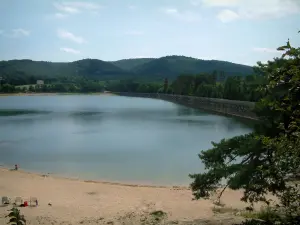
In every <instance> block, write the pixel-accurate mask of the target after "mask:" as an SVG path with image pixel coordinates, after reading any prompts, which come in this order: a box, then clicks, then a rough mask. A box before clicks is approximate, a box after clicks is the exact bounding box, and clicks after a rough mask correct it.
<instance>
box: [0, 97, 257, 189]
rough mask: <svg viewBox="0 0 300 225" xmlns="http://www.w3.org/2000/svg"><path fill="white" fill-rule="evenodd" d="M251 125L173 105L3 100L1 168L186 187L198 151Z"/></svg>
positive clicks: (58, 99) (88, 99)
mask: <svg viewBox="0 0 300 225" xmlns="http://www.w3.org/2000/svg"><path fill="white" fill-rule="evenodd" d="M250 131H251V128H250V127H248V126H246V125H245V124H243V123H241V122H239V121H237V120H235V119H233V118H228V117H224V116H219V115H212V114H208V113H206V112H202V111H199V110H195V109H190V108H187V107H184V106H180V105H176V104H173V103H170V102H166V101H162V100H155V99H146V98H129V97H119V96H96V95H94V96H93V95H71V96H68V95H62V96H9V97H0V164H2V165H5V166H11V167H13V165H14V164H16V163H17V164H19V165H20V167H21V168H22V169H25V170H28V171H37V172H41V173H53V174H56V175H62V176H69V177H78V178H82V179H95V180H109V181H118V182H125V183H144V184H154V185H187V184H189V183H190V182H191V180H190V178H189V177H188V174H190V173H195V172H200V171H203V165H201V161H200V160H199V159H198V156H197V154H198V153H199V152H200V151H201V150H205V149H208V148H210V147H211V141H219V140H221V139H222V138H229V137H233V136H235V135H240V134H245V133H248V132H250Z"/></svg>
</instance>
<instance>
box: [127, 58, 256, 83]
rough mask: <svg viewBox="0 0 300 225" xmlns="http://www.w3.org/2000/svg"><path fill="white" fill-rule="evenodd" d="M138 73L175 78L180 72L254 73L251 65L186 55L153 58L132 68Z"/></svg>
mask: <svg viewBox="0 0 300 225" xmlns="http://www.w3.org/2000/svg"><path fill="white" fill-rule="evenodd" d="M132 71H133V72H135V73H136V74H141V75H144V76H152V77H157V76H158V77H164V76H165V77H168V78H175V77H177V76H178V75H180V74H199V73H213V72H214V71H218V72H223V73H224V74H225V75H228V76H238V75H240V76H245V75H250V74H252V73H253V69H252V67H250V66H246V65H241V64H235V63H231V62H226V61H219V60H201V59H195V58H191V57H185V56H166V57H161V58H158V59H153V60H151V61H149V62H146V63H143V64H141V65H138V66H136V67H134V68H132Z"/></svg>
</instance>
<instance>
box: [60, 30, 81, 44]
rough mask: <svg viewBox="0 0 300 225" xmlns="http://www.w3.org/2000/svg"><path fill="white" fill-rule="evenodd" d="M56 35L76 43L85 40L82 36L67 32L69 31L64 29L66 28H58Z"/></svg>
mask: <svg viewBox="0 0 300 225" xmlns="http://www.w3.org/2000/svg"><path fill="white" fill-rule="evenodd" d="M57 35H58V37H59V38H61V39H65V40H69V41H73V42H76V43H78V44H82V43H85V42H86V41H85V40H84V38H83V37H80V36H76V35H74V34H73V33H71V32H69V31H66V30H61V29H60V30H58V31H57Z"/></svg>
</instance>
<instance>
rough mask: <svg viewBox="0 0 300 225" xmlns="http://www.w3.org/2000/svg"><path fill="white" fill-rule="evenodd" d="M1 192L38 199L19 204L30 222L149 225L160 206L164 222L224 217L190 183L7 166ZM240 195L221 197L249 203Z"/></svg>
mask: <svg viewBox="0 0 300 225" xmlns="http://www.w3.org/2000/svg"><path fill="white" fill-rule="evenodd" d="M0 196H8V197H9V198H11V199H15V197H17V196H20V197H22V198H23V199H24V200H28V199H29V198H30V197H31V196H32V197H37V198H38V201H39V205H38V207H25V208H24V207H22V208H20V209H21V212H22V213H23V214H24V216H25V217H26V219H27V222H28V223H27V224H109V223H110V224H143V223H142V222H144V224H147V223H146V222H145V221H146V220H147V217H149V215H151V213H152V212H154V211H158V210H161V211H163V212H165V213H166V216H164V221H173V222H174V221H179V222H177V223H178V224H181V222H180V221H193V220H197V219H198V220H199V219H200V220H201V221H202V220H216V219H220V218H217V217H216V215H214V213H213V211H212V208H213V207H214V205H213V203H212V200H199V201H192V194H191V191H190V190H189V189H188V188H176V187H149V186H138V185H122V184H114V183H101V182H92V181H84V180H72V179H67V178H58V177H52V176H49V175H42V174H33V173H28V172H24V171H10V170H8V169H6V168H0ZM240 197H241V193H240V192H237V191H232V190H227V191H226V193H225V194H224V196H223V198H222V201H223V202H224V203H226V206H227V207H233V208H239V209H241V208H244V207H245V204H244V203H242V202H240V201H239V199H240ZM49 203H51V206H49V205H48V204H49ZM10 208H11V207H10V206H6V207H0V224H5V223H6V219H5V218H3V217H4V215H6V214H7V210H8V209H10ZM222 216H223V217H224V215H222ZM150 217H151V216H150ZM126 221H127V222H126ZM155 224H156V223H155ZM199 224H202V223H199ZM203 224H210V223H203ZM217 224H222V223H217ZM226 224H227V223H226Z"/></svg>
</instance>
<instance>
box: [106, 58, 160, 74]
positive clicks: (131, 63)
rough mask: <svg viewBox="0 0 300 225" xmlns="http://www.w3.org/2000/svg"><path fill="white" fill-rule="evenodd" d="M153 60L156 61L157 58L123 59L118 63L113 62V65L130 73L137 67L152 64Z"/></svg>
mask: <svg viewBox="0 0 300 225" xmlns="http://www.w3.org/2000/svg"><path fill="white" fill-rule="evenodd" d="M152 60H155V58H137V59H121V60H117V61H111V63H112V64H114V65H115V66H118V67H120V68H121V69H123V70H127V71H130V70H132V69H134V68H135V67H138V66H141V65H143V64H145V63H148V62H151V61H152Z"/></svg>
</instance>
